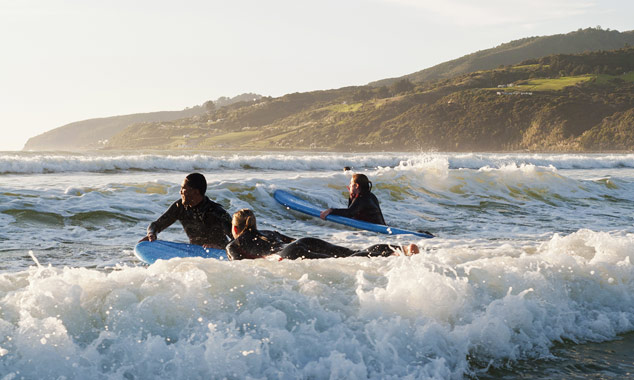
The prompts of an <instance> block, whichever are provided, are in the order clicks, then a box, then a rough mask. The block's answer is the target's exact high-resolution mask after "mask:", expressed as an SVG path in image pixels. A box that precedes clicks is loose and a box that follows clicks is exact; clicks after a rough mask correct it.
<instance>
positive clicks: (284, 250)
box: [226, 209, 419, 260]
mask: <svg viewBox="0 0 634 380" xmlns="http://www.w3.org/2000/svg"><path fill="white" fill-rule="evenodd" d="M231 233H232V235H233V237H234V241H232V242H231V243H229V244H228V245H227V247H226V249H227V256H228V257H229V259H231V260H242V259H257V258H264V257H266V256H269V255H273V254H277V255H279V256H280V257H281V258H283V259H289V260H295V259H300V258H301V259H327V258H333V257H351V256H368V257H373V256H392V255H402V254H405V255H413V254H415V253H418V252H419V249H418V246H417V245H416V244H410V245H409V246H407V247H400V246H391V245H388V244H375V245H373V246H370V247H368V248H366V249H363V250H357V251H355V250H352V249H349V248H346V247H341V246H338V245H334V244H331V243H328V242H327V241H324V240H321V239H316V238H310V237H307V238H301V239H299V240H295V239H294V238H292V237H289V236H286V235H283V234H281V233H279V232H277V231H268V230H262V231H260V230H258V228H257V223H256V218H255V214H254V213H253V211H251V210H249V209H242V210H240V211H238V212H236V213H235V214H233V219H232V225H231Z"/></svg>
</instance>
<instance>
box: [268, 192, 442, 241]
mask: <svg viewBox="0 0 634 380" xmlns="http://www.w3.org/2000/svg"><path fill="white" fill-rule="evenodd" d="M273 197H274V198H275V200H276V201H277V202H278V203H280V204H281V205H283V206H285V207H288V208H290V209H291V210H295V211H299V212H303V213H304V214H308V215H311V216H316V217H318V218H319V214H320V213H321V211H322V210H323V209H321V208H319V207H317V206H316V205H313V204H311V203H309V202H307V201H305V200H303V199H301V198H298V197H296V196H295V195H293V194H291V193H289V192H288V191H284V190H275V193H274V194H273ZM326 220H329V221H331V222H335V223H339V224H344V225H346V226H350V227H354V228H358V229H360V230H367V231H373V232H379V233H382V234H387V235H416V236H419V237H423V238H432V237H434V235H432V234H428V233H425V232H417V231H408V230H404V229H401V228H396V227H390V226H383V225H380V224H374V223H368V222H364V221H361V220H356V219H350V218H346V217H344V216H339V215H328V216H327V217H326Z"/></svg>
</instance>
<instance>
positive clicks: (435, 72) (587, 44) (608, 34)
mask: <svg viewBox="0 0 634 380" xmlns="http://www.w3.org/2000/svg"><path fill="white" fill-rule="evenodd" d="M627 46H634V31H628V32H623V33H621V32H619V31H616V30H602V29H600V28H587V29H579V30H577V31H576V32H571V33H567V34H557V35H553V36H543V37H529V38H523V39H521V40H516V41H511V42H508V43H505V44H502V45H500V46H497V47H494V48H491V49H486V50H482V51H478V52H475V53H473V54H469V55H466V56H464V57H460V58H458V59H454V60H451V61H448V62H444V63H441V64H439V65H436V66H433V67H430V68H428V69H425V70H421V71H417V72H415V73H412V74H408V75H405V76H402V77H399V78H390V79H383V80H380V81H376V82H372V83H370V85H371V86H375V87H376V86H389V85H391V84H392V83H395V82H397V81H399V80H401V79H408V80H410V81H411V82H413V83H420V82H425V81H435V80H438V79H448V78H452V77H454V76H457V75H462V74H468V73H471V72H474V71H480V70H491V69H495V68H497V67H499V66H500V65H504V66H506V65H515V64H518V63H520V62H523V61H525V60H528V59H532V58H537V57H545V56H548V55H553V54H577V53H584V52H591V51H599V50H616V49H620V48H623V47H627Z"/></svg>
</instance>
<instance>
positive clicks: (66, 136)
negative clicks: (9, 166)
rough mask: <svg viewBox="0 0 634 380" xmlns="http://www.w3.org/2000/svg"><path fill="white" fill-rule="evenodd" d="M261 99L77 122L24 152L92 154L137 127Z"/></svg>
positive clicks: (242, 97) (245, 96) (41, 138)
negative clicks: (116, 137)
mask: <svg viewBox="0 0 634 380" xmlns="http://www.w3.org/2000/svg"><path fill="white" fill-rule="evenodd" d="M259 98H261V95H257V94H242V95H238V96H236V97H233V98H227V97H221V98H218V99H217V100H216V101H215V102H213V101H209V102H206V103H205V105H204V106H194V107H191V108H186V109H184V110H182V111H161V112H149V113H137V114H131V115H121V116H112V117H104V118H96V119H89V120H83V121H77V122H74V123H70V124H66V125H63V126H61V127H58V128H55V129H53V130H50V131H48V132H45V133H42V134H41V135H38V136H35V137H32V138H30V139H29V140H28V141H27V142H26V144H25V145H24V148H23V149H24V150H66V151H77V150H89V149H100V148H103V147H104V146H105V145H106V144H107V142H108V140H109V139H110V138H111V137H112V136H114V135H116V134H117V133H119V132H120V131H122V130H123V129H125V128H127V127H129V126H131V125H134V124H137V123H157V122H169V121H173V120H179V119H183V118H189V117H194V116H196V115H200V114H204V113H205V112H207V111H208V110H209V109H215V108H216V107H222V106H227V105H231V104H234V103H237V102H241V101H244V100H247V99H248V100H253V99H259Z"/></svg>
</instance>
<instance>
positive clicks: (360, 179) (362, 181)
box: [352, 174, 372, 193]
mask: <svg viewBox="0 0 634 380" xmlns="http://www.w3.org/2000/svg"><path fill="white" fill-rule="evenodd" d="M352 182H354V183H356V184H357V185H359V191H360V192H361V193H369V192H370V190H372V182H371V181H370V180H369V179H368V177H366V175H365V174H355V175H353V176H352Z"/></svg>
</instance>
